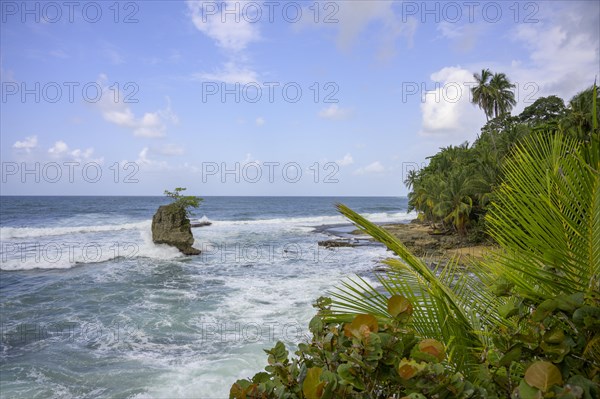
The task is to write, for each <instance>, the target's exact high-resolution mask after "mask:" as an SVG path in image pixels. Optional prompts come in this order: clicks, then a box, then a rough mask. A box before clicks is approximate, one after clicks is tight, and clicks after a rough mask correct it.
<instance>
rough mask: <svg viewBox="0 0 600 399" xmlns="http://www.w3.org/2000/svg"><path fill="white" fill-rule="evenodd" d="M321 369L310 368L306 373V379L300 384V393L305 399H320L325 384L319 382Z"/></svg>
mask: <svg viewBox="0 0 600 399" xmlns="http://www.w3.org/2000/svg"><path fill="white" fill-rule="evenodd" d="M322 372H323V369H322V368H320V367H311V368H309V369H308V372H307V373H306V378H305V379H304V382H303V383H302V393H303V394H304V396H305V397H306V399H321V396H322V395H323V387H324V386H325V382H323V381H320V378H321V373H322Z"/></svg>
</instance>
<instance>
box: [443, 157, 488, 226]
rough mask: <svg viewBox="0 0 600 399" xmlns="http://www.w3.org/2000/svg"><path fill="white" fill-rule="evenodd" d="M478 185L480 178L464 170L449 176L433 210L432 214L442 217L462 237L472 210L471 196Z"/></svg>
mask: <svg viewBox="0 0 600 399" xmlns="http://www.w3.org/2000/svg"><path fill="white" fill-rule="evenodd" d="M479 183H480V177H479V176H478V175H474V174H472V173H471V171H469V170H466V169H463V170H461V171H459V172H457V173H452V174H450V176H448V180H447V181H446V182H445V185H444V191H443V192H442V193H441V198H440V201H438V202H437V204H436V206H435V208H434V212H435V213H436V214H437V215H438V216H440V217H442V218H443V220H444V222H445V223H450V224H451V225H452V226H453V227H454V228H455V229H456V231H457V232H458V233H459V234H460V235H462V236H464V235H465V234H466V233H467V225H468V223H469V217H470V215H471V210H472V209H473V198H472V196H473V195H474V194H475V192H476V191H477V190H476V188H477V187H478V186H479V185H480V184H479Z"/></svg>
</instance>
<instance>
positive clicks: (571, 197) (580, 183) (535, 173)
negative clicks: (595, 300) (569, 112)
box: [487, 134, 600, 299]
mask: <svg viewBox="0 0 600 399" xmlns="http://www.w3.org/2000/svg"><path fill="white" fill-rule="evenodd" d="M595 158H596V160H595V162H594V161H593V162H592V163H591V164H589V163H588V162H587V161H586V159H585V158H584V154H583V147H582V146H580V145H579V144H578V142H577V141H576V140H574V139H570V138H565V137H563V136H562V135H559V134H556V135H548V134H545V135H542V134H536V135H533V136H531V137H529V138H528V139H526V140H524V141H523V142H522V143H521V145H519V146H517V148H516V149H515V151H514V153H513V156H512V158H511V159H509V160H508V161H507V162H506V164H505V167H504V173H505V176H506V177H505V181H504V183H503V184H502V185H501V186H500V188H499V190H498V201H497V202H496V203H494V204H493V206H492V207H491V210H490V212H489V213H488V215H487V221H488V224H489V228H490V235H491V236H492V237H494V239H496V241H497V242H498V243H499V244H500V245H501V246H502V247H503V248H504V249H505V251H503V252H499V253H498V254H497V257H496V261H497V262H494V263H490V264H488V266H489V268H490V271H492V272H493V273H494V274H496V275H499V276H502V277H503V278H506V279H507V280H509V281H510V282H512V283H514V284H515V285H516V286H517V287H518V288H519V290H520V291H521V292H522V293H523V294H524V295H526V296H530V297H532V298H537V299H546V298H550V297H554V296H557V295H561V294H570V293H575V292H588V293H591V292H592V291H595V292H597V291H598V277H597V276H598V275H599V274H600V229H599V227H600V178H599V173H598V171H599V169H598V166H599V163H598V160H597V158H598V155H596V156H595Z"/></svg>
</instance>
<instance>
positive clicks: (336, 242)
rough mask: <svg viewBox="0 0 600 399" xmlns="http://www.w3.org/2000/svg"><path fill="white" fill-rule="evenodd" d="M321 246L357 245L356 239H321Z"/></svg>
mask: <svg viewBox="0 0 600 399" xmlns="http://www.w3.org/2000/svg"><path fill="white" fill-rule="evenodd" d="M319 246H321V247H325V248H339V247H355V246H356V243H355V242H354V240H325V241H319Z"/></svg>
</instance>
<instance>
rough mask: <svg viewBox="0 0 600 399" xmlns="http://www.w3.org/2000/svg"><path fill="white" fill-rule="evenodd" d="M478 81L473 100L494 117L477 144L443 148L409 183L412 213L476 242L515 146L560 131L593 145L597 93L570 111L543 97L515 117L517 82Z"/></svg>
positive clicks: (499, 77)
mask: <svg viewBox="0 0 600 399" xmlns="http://www.w3.org/2000/svg"><path fill="white" fill-rule="evenodd" d="M475 78H476V79H477V81H478V82H479V85H478V86H476V87H474V88H473V102H474V103H476V104H478V105H479V106H480V107H481V108H482V109H483V110H484V112H485V113H486V117H488V122H487V123H486V125H485V126H484V127H483V128H482V129H481V134H480V135H479V137H478V138H477V140H476V141H475V142H474V143H473V145H471V146H470V145H469V144H468V143H466V142H465V143H463V144H461V145H459V146H448V147H444V148H441V149H440V151H439V152H438V153H437V154H435V155H434V156H432V157H429V158H428V159H429V164H428V166H426V167H425V168H423V169H421V170H419V171H410V172H409V174H408V175H407V176H406V179H405V184H406V186H407V187H408V188H409V189H411V190H412V191H411V192H410V193H409V195H408V199H409V210H410V211H412V210H416V211H417V212H419V217H420V219H421V220H423V221H424V222H426V223H428V224H430V225H431V226H432V227H433V228H434V229H437V230H441V231H445V232H457V233H459V234H460V235H462V236H467V234H469V236H468V238H470V239H471V240H472V241H479V240H481V239H483V238H485V237H484V235H483V232H484V227H485V226H484V223H485V214H486V213H487V211H488V206H489V204H490V200H491V199H492V197H493V194H492V193H493V192H494V190H495V189H496V188H497V187H498V185H499V183H500V181H501V179H502V165H503V163H504V161H505V159H506V156H507V155H508V154H509V153H510V152H511V150H512V148H513V147H514V145H515V144H516V143H517V142H518V141H519V140H521V139H523V138H525V137H527V136H529V135H530V134H531V133H533V132H546V134H551V132H555V131H561V132H563V133H564V134H566V135H567V136H570V137H574V138H577V139H579V140H581V141H583V142H587V143H589V142H590V140H591V136H590V133H591V132H592V131H593V129H592V119H593V118H592V117H593V112H592V106H593V93H592V88H589V89H587V90H584V91H583V92H581V93H579V94H577V95H576V96H574V97H573V99H571V101H570V102H569V106H568V107H566V106H565V105H564V102H563V100H562V99H560V98H558V97H556V96H549V97H542V98H539V99H538V100H537V101H535V102H534V103H533V104H531V105H530V106H528V107H527V108H525V109H524V110H523V112H521V114H519V115H517V116H511V115H510V113H509V112H510V109H511V108H512V105H514V96H512V97H511V95H510V92H507V90H509V89H510V88H511V87H512V84H511V83H510V81H509V80H508V79H507V78H506V76H505V75H504V74H494V75H492V74H491V72H489V70H484V71H482V73H481V75H479V74H476V75H475ZM596 98H597V94H596ZM492 117H493V118H492ZM489 118H492V119H489Z"/></svg>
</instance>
